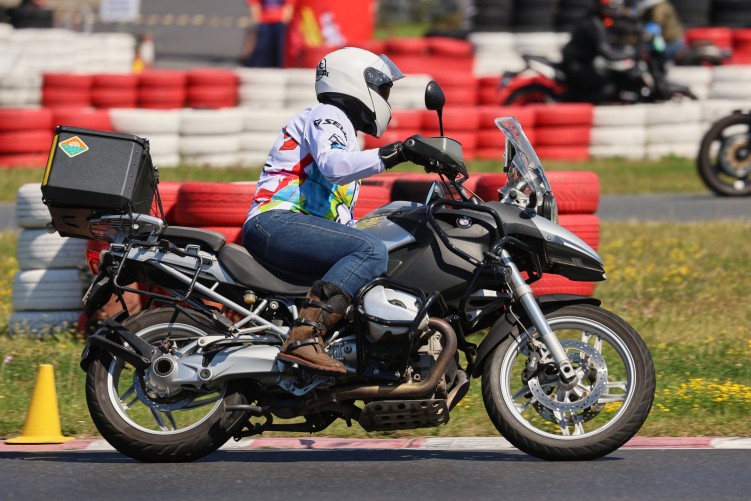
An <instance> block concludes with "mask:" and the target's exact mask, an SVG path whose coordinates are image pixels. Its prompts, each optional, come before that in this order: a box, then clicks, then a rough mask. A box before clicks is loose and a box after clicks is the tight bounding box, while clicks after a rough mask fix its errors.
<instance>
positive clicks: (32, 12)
mask: <svg viewBox="0 0 751 501" xmlns="http://www.w3.org/2000/svg"><path fill="white" fill-rule="evenodd" d="M8 17H9V19H10V24H11V25H13V27H14V28H16V29H20V28H52V24H53V12H52V10H51V9H49V8H48V7H47V0H21V3H20V4H19V5H18V7H15V8H13V9H10V10H9V12H8Z"/></svg>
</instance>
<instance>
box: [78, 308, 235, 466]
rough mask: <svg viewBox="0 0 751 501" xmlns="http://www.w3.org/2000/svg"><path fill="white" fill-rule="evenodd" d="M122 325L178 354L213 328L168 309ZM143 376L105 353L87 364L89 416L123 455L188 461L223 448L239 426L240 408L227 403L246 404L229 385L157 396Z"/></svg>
mask: <svg viewBox="0 0 751 501" xmlns="http://www.w3.org/2000/svg"><path fill="white" fill-rule="evenodd" d="M123 325H124V326H125V327H126V328H128V329H130V330H131V332H133V333H135V334H136V335H137V336H139V337H140V338H141V339H143V340H144V341H146V342H148V343H150V344H159V343H162V342H167V343H169V344H170V347H171V348H173V349H174V350H175V352H174V353H175V354H176V355H177V356H178V357H179V356H180V352H181V350H182V349H184V348H185V347H186V346H187V345H188V344H190V343H192V342H193V341H195V340H196V339H197V338H199V337H202V336H205V335H206V334H207V333H208V332H211V330H210V325H209V324H208V322H204V321H202V320H200V319H194V318H191V317H188V316H186V315H183V314H182V313H178V312H176V311H175V310H174V309H172V308H160V309H156V310H149V311H145V312H143V313H141V314H139V315H136V316H134V317H131V318H129V319H127V320H126V321H125V322H123ZM170 351H171V352H172V350H170ZM145 376H146V374H145V372H144V371H139V370H137V369H135V368H134V367H133V366H131V365H130V364H128V363H126V362H124V361H122V360H120V359H118V358H116V357H113V356H111V355H110V354H108V353H105V352H101V353H100V354H99V356H98V357H97V358H96V359H95V360H93V361H92V363H91V365H90V366H89V370H88V375H87V379H86V400H87V403H88V406H89V412H90V414H91V418H92V420H93V421H94V424H95V425H96V427H97V429H98V430H99V433H101V434H102V436H103V437H104V439H105V440H107V442H109V443H110V444H111V445H112V446H113V447H115V448H116V449H117V450H118V451H120V452H122V453H123V454H125V455H127V456H130V457H132V458H134V459H138V460H140V461H146V462H183V461H192V460H194V459H198V458H200V457H202V456H205V455H207V454H209V453H211V452H213V451H215V450H216V449H218V448H219V447H221V446H222V445H223V444H224V443H225V442H226V441H227V440H229V439H230V438H231V437H232V435H233V433H234V432H235V431H236V430H237V429H238V427H240V426H242V423H243V419H244V413H243V412H227V411H226V410H225V405H237V404H243V403H245V399H244V397H243V395H242V394H241V393H240V392H239V391H237V388H236V387H235V386H234V385H233V384H223V385H221V386H219V387H217V388H216V389H215V390H214V391H210V392H199V391H191V390H182V391H180V392H178V393H177V394H170V395H158V394H157V393H158V392H157V391H155V390H154V389H153V388H150V387H149V386H148V384H147V383H146V377H145Z"/></svg>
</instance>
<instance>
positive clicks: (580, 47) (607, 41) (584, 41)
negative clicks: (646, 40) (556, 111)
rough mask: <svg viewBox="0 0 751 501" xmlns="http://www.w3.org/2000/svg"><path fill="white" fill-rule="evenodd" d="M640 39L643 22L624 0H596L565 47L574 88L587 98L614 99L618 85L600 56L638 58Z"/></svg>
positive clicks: (566, 65) (610, 59)
mask: <svg viewBox="0 0 751 501" xmlns="http://www.w3.org/2000/svg"><path fill="white" fill-rule="evenodd" d="M640 42H641V36H640V27H639V23H638V21H637V20H636V19H634V18H632V17H631V16H629V15H628V12H627V10H626V8H625V5H624V0H594V4H593V8H592V10H591V11H590V12H589V13H588V14H587V15H586V16H585V17H584V18H583V19H582V20H581V21H580V22H579V23H578V24H577V26H576V27H575V28H574V31H573V32H572V34H571V40H570V41H569V42H568V44H566V46H565V47H564V48H563V61H562V62H561V69H562V70H563V72H564V73H565V74H566V81H567V82H568V83H569V88H570V92H571V93H572V94H574V95H576V96H581V100H584V101H589V102H594V103H601V102H608V101H612V100H613V99H614V98H615V97H616V96H617V93H618V90H619V89H618V85H617V83H616V82H614V81H613V78H612V75H611V74H610V73H611V72H610V70H608V69H603V68H600V67H598V65H597V64H596V60H597V58H604V59H605V60H606V61H608V62H614V61H626V60H629V59H634V58H636V57H637V48H638V46H639V44H640Z"/></svg>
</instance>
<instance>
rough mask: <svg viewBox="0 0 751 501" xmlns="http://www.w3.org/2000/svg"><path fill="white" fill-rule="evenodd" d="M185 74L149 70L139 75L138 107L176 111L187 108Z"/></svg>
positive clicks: (181, 72)
mask: <svg viewBox="0 0 751 501" xmlns="http://www.w3.org/2000/svg"><path fill="white" fill-rule="evenodd" d="M186 82H187V77H186V75H185V72H183V71H176V70H148V71H144V72H143V73H140V74H139V75H138V107H139V108H147V109H157V110H174V109H178V108H182V107H183V106H185V99H186V97H187V95H188V92H187V88H186Z"/></svg>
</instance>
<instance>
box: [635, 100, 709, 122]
mask: <svg viewBox="0 0 751 501" xmlns="http://www.w3.org/2000/svg"><path fill="white" fill-rule="evenodd" d="M701 114H702V107H701V103H699V102H698V101H686V102H681V103H659V104H651V105H648V106H647V125H662V124H688V123H698V122H700V121H701Z"/></svg>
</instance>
